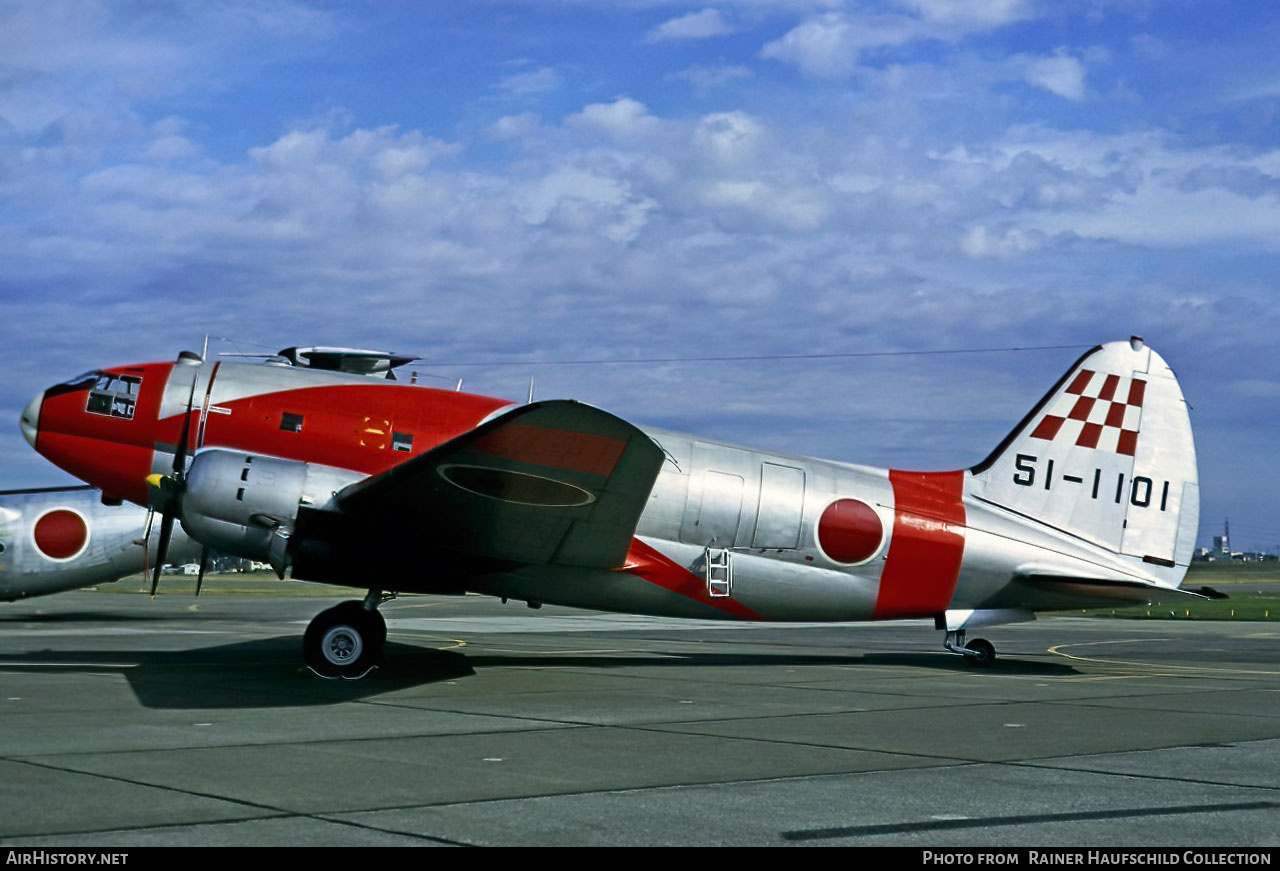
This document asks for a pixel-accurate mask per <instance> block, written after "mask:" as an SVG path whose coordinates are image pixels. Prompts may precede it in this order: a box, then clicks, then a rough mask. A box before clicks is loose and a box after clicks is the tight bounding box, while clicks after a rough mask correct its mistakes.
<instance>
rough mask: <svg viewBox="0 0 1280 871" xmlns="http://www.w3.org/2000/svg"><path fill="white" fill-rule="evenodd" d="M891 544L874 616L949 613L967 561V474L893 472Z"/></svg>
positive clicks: (891, 477)
mask: <svg viewBox="0 0 1280 871" xmlns="http://www.w3.org/2000/svg"><path fill="white" fill-rule="evenodd" d="M889 482H890V483H891V484H892V485H893V500H894V511H893V539H892V540H891V541H890V542H889V555H888V558H887V559H886V560H885V565H884V571H883V573H881V576H880V591H879V593H878V595H877V597H876V610H875V617H876V618H877V619H879V618H889V617H927V616H930V615H933V614H938V613H941V612H942V611H945V610H947V608H948V607H950V605H951V598H952V596H954V595H955V589H956V581H957V580H958V579H959V577H960V564H961V562H962V560H963V559H964V524H965V510H964V502H963V495H964V472H899V471H890V472H889Z"/></svg>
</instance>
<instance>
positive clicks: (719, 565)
mask: <svg viewBox="0 0 1280 871" xmlns="http://www.w3.org/2000/svg"><path fill="white" fill-rule="evenodd" d="M702 564H703V566H705V568H706V574H707V595H708V596H710V597H711V598H713V599H727V598H729V596H731V595H732V594H733V563H732V561H731V560H730V559H729V550H728V548H723V547H708V548H707V550H706V553H704V554H703V560H702Z"/></svg>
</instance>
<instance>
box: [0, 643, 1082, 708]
mask: <svg viewBox="0 0 1280 871" xmlns="http://www.w3.org/2000/svg"><path fill="white" fill-rule="evenodd" d="M298 647H299V644H298V639H297V638H296V637H294V636H281V637H277V638H268V639H258V640H253V641H242V642H237V643H234V644H226V645H218V646H215V647H206V648H195V649H191V650H184V651H155V650H151V651H143V652H128V653H120V652H105V651H84V650H79V651H57V652H55V651H48V650H46V651H40V652H32V653H29V654H25V655H18V656H14V655H8V656H3V657H0V670H9V671H12V670H24V669H25V668H30V669H31V670H33V671H35V670H38V671H39V672H40V673H43V674H47V673H50V672H64V673H83V672H85V671H86V670H92V671H93V672H95V673H102V672H104V671H105V672H110V671H112V670H118V671H119V672H120V674H122V675H123V676H124V677H125V679H126V680H127V681H128V682H129V686H130V688H131V689H132V690H133V692H134V694H135V695H136V696H137V698H138V701H139V702H140V703H141V704H142V705H143V706H145V707H148V708H163V709H194V708H214V709H217V708H279V707H311V706H318V705H332V704H338V703H341V702H348V701H357V700H360V699H364V698H369V697H372V696H378V695H382V694H384V693H389V692H395V691H397V690H404V689H410V688H412V687H415V686H423V685H426V684H432V683H438V682H440V681H447V680H458V679H460V678H465V677H470V676H473V675H475V674H476V673H477V671H483V670H484V669H487V668H537V667H540V666H541V667H555V668H581V669H610V668H638V667H643V668H654V667H657V668H671V669H682V668H684V669H687V668H696V667H704V668H705V667H713V668H741V667H754V668H761V667H764V668H783V667H801V666H844V667H852V668H857V667H859V666H866V667H873V666H880V667H883V666H900V667H910V668H920V669H929V670H934V671H951V672H964V673H968V674H973V673H980V674H984V675H987V674H990V675H1008V676H1037V677H1065V676H1070V675H1075V674H1077V673H1078V672H1077V670H1076V669H1075V668H1073V667H1071V666H1070V665H1067V664H1062V663H1056V662H1045V661H1037V660H1017V659H1012V658H1007V659H1002V660H1000V661H998V662H997V663H996V664H995V666H994V667H993V668H991V669H985V670H982V671H981V672H975V671H974V669H973V668H972V667H971V666H969V665H967V664H966V663H964V662H963V661H961V660H960V658H959V657H954V656H949V655H947V654H944V653H933V652H920V653H868V654H850V655H847V656H841V655H829V654H796V653H767V652H764V653H680V654H671V653H664V652H662V651H657V650H655V651H653V652H645V651H636V652H633V653H624V654H613V655H599V654H582V655H575V654H572V653H569V654H565V653H546V654H538V653H525V654H514V655H513V654H486V653H480V652H476V653H472V654H470V655H467V654H463V653H460V652H458V651H456V650H434V649H430V648H422V647H414V646H412V645H406V644H397V643H394V642H392V643H388V644H387V658H386V661H385V662H384V663H383V665H382V666H381V667H380V668H378V669H376V670H374V671H373V672H372V673H370V674H369V675H368V676H367V677H365V678H364V679H361V680H325V679H322V678H320V677H317V676H316V675H315V674H314V673H312V672H311V671H310V670H308V669H306V668H304V667H302V666H301V664H300V663H301V656H300V651H299V649H298Z"/></svg>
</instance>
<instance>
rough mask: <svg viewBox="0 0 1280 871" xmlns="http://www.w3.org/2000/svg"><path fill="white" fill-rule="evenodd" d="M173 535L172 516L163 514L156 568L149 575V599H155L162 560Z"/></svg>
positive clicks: (162, 566)
mask: <svg viewBox="0 0 1280 871" xmlns="http://www.w3.org/2000/svg"><path fill="white" fill-rule="evenodd" d="M172 535H173V515H172V514H165V515H164V517H163V518H162V519H161V520H160V548H159V549H158V550H157V551H156V567H155V571H154V572H153V573H152V575H151V598H153V599H154V598H155V597H156V587H158V586H160V570H161V569H163V568H164V559H165V557H166V556H168V555H169V538H170V536H172Z"/></svg>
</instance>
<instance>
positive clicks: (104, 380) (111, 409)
mask: <svg viewBox="0 0 1280 871" xmlns="http://www.w3.org/2000/svg"><path fill="white" fill-rule="evenodd" d="M141 386H142V379H141V378H139V377H138V376H137V375H108V374H106V373H102V374H99V375H98V380H97V381H96V382H95V383H94V385H93V387H92V388H91V389H90V390H89V404H88V405H86V406H85V411H88V412H91V413H93V414H105V415H108V416H110V417H123V418H124V419H125V420H133V410H134V406H136V405H137V404H138V389H139V388H140V387H141Z"/></svg>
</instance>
